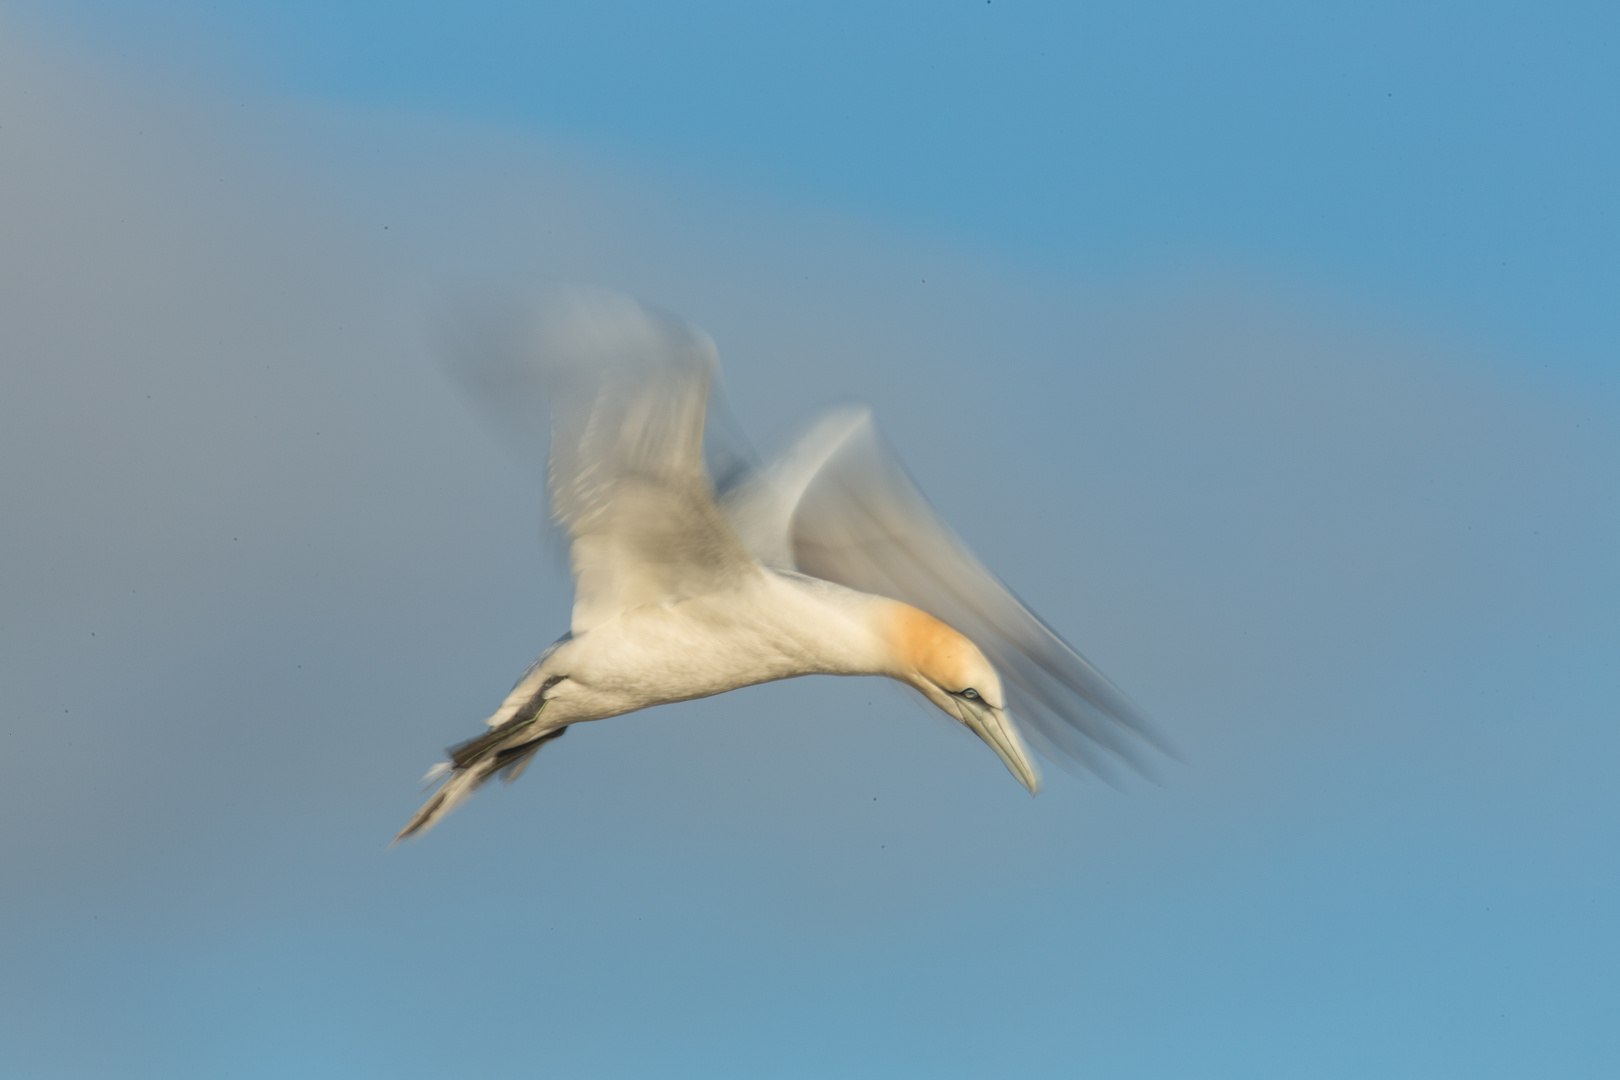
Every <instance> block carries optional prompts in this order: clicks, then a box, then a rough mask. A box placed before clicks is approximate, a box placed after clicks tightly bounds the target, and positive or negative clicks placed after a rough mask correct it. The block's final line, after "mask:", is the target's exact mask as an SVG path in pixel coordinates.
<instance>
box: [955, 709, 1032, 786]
mask: <svg viewBox="0 0 1620 1080" xmlns="http://www.w3.org/2000/svg"><path fill="white" fill-rule="evenodd" d="M957 700H958V702H959V703H960V707H961V717H962V723H964V724H966V725H967V726H968V727H970V728H972V729H973V733H974V734H975V735H977V736H978V737H979V738H981V739H983V740H984V741H985V742H986V743H987V744H989V746H990V749H992V750H994V751H995V752H996V756H998V757H999V758H1001V761H1002V764H1004V765H1006V766H1007V771H1008V772H1010V773H1012V774H1013V775H1014V776H1016V777H1018V782H1019V783H1020V784H1023V785H1024V787H1026V788H1028V789H1029V793H1030V794H1031V795H1033V794H1035V793H1036V792H1037V791H1039V790H1040V789H1041V774H1040V773H1038V772H1036V771H1035V763H1034V762H1033V761H1031V760H1030V757H1029V748H1028V747H1026V746H1025V745H1024V739H1023V736H1021V735H1019V734H1018V727H1017V725H1015V724H1014V723H1013V720H1012V717H1010V716H1008V715H1007V713H1006V711H1005V710H1004V709H998V708H995V707H994V706H992V705H986V704H984V703H983V702H971V701H961V699H957Z"/></svg>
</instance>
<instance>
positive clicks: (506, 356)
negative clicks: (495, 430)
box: [454, 291, 756, 634]
mask: <svg viewBox="0 0 1620 1080" xmlns="http://www.w3.org/2000/svg"><path fill="white" fill-rule="evenodd" d="M454 348H455V352H456V353H457V354H458V355H457V357H456V360H455V364H456V367H457V369H458V371H459V373H460V374H461V376H462V379H463V381H464V382H466V383H467V384H468V385H469V386H470V387H472V388H473V390H474V392H475V393H476V394H477V396H479V397H480V398H481V399H483V400H484V401H485V402H486V404H487V405H488V406H489V407H490V408H491V410H492V411H493V412H495V413H497V414H504V416H503V417H502V418H503V420H504V424H503V426H505V427H506V428H507V429H508V431H509V432H511V433H515V434H517V435H519V436H520V437H523V436H524V434H525V432H529V433H531V435H530V437H531V438H532V431H533V430H534V424H535V418H534V417H533V416H532V410H533V403H534V401H535V400H536V398H538V397H541V396H542V395H543V396H544V398H546V399H549V401H550V405H551V408H550V412H551V446H550V457H549V464H548V467H547V482H548V486H549V488H550V492H551V512H552V517H553V518H554V519H555V520H556V521H557V523H558V524H559V525H561V526H563V527H564V528H566V529H567V530H568V533H569V535H570V537H571V539H572V544H571V547H570V551H569V556H570V562H571V563H572V565H573V572H574V590H575V593H574V614H573V631H574V633H576V634H578V633H583V632H585V631H586V630H589V629H590V628H592V627H593V626H597V625H599V624H600V623H602V622H604V621H606V620H607V619H610V618H612V617H613V616H614V615H616V614H618V613H619V612H621V611H624V610H625V609H627V608H631V607H635V606H638V605H641V604H648V603H671V602H677V601H679V600H680V599H683V598H685V597H688V596H694V595H699V594H703V593H709V592H713V591H715V590H717V589H723V588H726V587H727V586H728V585H730V584H732V583H734V582H735V581H736V580H738V578H739V577H740V576H741V575H743V574H746V573H749V572H751V571H752V570H753V569H754V567H755V566H756V564H755V562H754V560H753V558H752V557H751V556H750V555H749V553H748V550H747V549H746V548H745V547H744V546H743V544H742V543H741V541H739V540H738V538H737V536H736V534H735V533H734V532H733V531H732V528H731V526H730V524H729V522H728V521H727V520H726V518H725V516H724V515H723V514H721V512H720V510H719V508H718V507H717V506H716V504H715V498H714V488H713V485H712V483H711V482H710V478H709V473H708V470H707V469H706V468H705V464H704V439H703V432H704V419H705V414H706V411H707V406H708V401H709V392H710V386H711V383H712V382H713V380H714V378H715V375H716V373H717V372H718V369H719V359H718V356H717V354H716V352H715V347H714V342H712V341H711V340H710V339H709V338H708V336H707V335H705V334H704V333H703V332H702V331H700V330H697V329H696V328H694V327H691V326H688V325H687V324H685V323H683V322H681V321H679V320H678V319H675V318H673V317H671V316H668V315H665V314H662V313H660V312H656V311H652V310H649V309H648V308H645V307H642V306H641V305H640V304H637V303H636V302H635V301H633V300H630V299H628V298H626V297H623V296H618V295H615V294H609V293H596V292H584V291H570V292H567V293H563V294H560V295H557V296H554V297H552V298H550V299H548V300H547V301H545V302H544V303H540V304H533V305H526V306H508V307H504V308H500V309H498V310H494V311H486V312H484V313H483V314H482V315H481V316H480V317H478V318H477V319H476V321H475V322H474V323H473V324H472V329H471V330H470V331H468V330H464V331H463V332H461V333H459V334H458V335H457V336H456V339H455V346H454ZM525 412H529V413H530V415H529V416H525V415H524V413H525Z"/></svg>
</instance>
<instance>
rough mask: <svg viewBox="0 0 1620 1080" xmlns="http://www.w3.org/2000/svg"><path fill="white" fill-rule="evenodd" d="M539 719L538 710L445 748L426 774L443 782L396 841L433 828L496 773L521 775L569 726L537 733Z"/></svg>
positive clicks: (507, 776)
mask: <svg viewBox="0 0 1620 1080" xmlns="http://www.w3.org/2000/svg"><path fill="white" fill-rule="evenodd" d="M538 719H539V716H538V714H536V715H532V716H528V717H524V718H520V719H515V720H513V721H509V722H508V723H505V724H502V725H501V726H499V727H497V728H493V729H491V730H490V731H488V732H486V733H485V734H483V735H480V736H478V737H477V738H476V739H468V740H467V741H466V742H464V743H458V744H457V745H455V746H452V747H451V748H450V749H449V750H447V751H445V752H446V753H447V754H449V755H450V760H449V761H442V762H440V763H439V764H437V765H435V766H433V768H432V769H430V770H428V774H427V776H426V777H424V778H423V779H424V780H425V781H426V782H428V783H433V782H434V781H437V780H441V779H442V780H443V781H444V782H443V783H442V784H440V785H439V790H437V791H435V792H434V793H433V795H432V796H431V797H430V798H429V799H428V801H427V802H425V803H423V804H422V808H421V809H420V810H418V811H417V812H416V815H415V816H414V817H412V818H411V820H410V822H409V823H408V824H406V826H405V827H404V828H403V829H401V830H400V831H399V835H398V836H396V837H394V843H396V844H397V843H399V842H400V841H401V840H403V839H405V838H406V837H407V836H415V835H416V834H417V833H419V832H425V831H426V830H428V829H431V828H432V827H433V826H434V824H435V823H437V822H438V820H439V819H440V818H442V817H444V816H445V815H446V814H448V813H449V812H450V811H452V810H454V809H455V808H456V807H457V806H459V805H461V803H462V802H464V801H465V800H466V799H467V797H468V796H469V795H471V794H472V793H473V792H475V791H477V790H478V789H479V788H480V787H482V786H483V784H484V781H486V780H488V779H489V778H490V777H491V776H494V775H495V774H496V773H501V774H503V776H504V778H505V780H506V782H507V783H508V784H510V783H511V782H512V781H514V780H516V779H517V778H518V777H520V776H522V775H523V770H524V769H527V768H528V767H529V762H530V761H531V760H533V758H534V755H535V754H537V753H538V752H539V751H540V748H541V747H542V746H544V745H545V744H546V743H548V742H550V741H551V740H553V739H557V738H561V737H562V734H563V732H565V731H567V730H568V727H567V726H566V725H564V726H562V727H556V728H551V729H549V730H543V731H540V732H538V733H537V732H536V731H535V730H534V729H535V727H536V721H537V720H538Z"/></svg>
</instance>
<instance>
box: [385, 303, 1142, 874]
mask: <svg viewBox="0 0 1620 1080" xmlns="http://www.w3.org/2000/svg"><path fill="white" fill-rule="evenodd" d="M460 349H461V354H462V355H461V358H460V363H461V364H462V367H463V370H464V372H466V373H469V379H470V381H472V382H474V383H475V384H477V385H478V386H479V387H480V388H481V392H482V394H483V396H484V397H485V398H486V399H487V400H488V401H490V402H491V403H492V404H493V405H494V407H495V408H496V409H497V410H504V411H506V412H507V413H509V414H514V415H513V416H512V417H511V418H512V419H513V420H514V421H515V422H516V423H517V424H518V425H519V426H521V425H523V424H524V423H534V422H537V421H538V420H539V418H538V417H531V416H528V415H525V414H526V413H529V412H536V411H542V410H540V409H530V405H532V404H533V403H534V402H535V401H536V400H537V394H536V390H537V388H538V395H539V396H543V397H545V398H549V401H550V413H551V439H550V450H549V462H548V469H547V471H548V476H547V481H548V487H549V489H550V499H551V514H552V517H553V518H554V520H555V521H556V522H557V524H558V525H559V526H561V528H562V529H563V530H565V531H566V534H567V537H568V538H569V541H570V546H569V556H570V563H571V566H572V572H573V579H574V590H575V591H574V607H573V616H572V620H571V624H570V627H569V630H568V632H567V633H566V634H564V635H563V637H562V638H561V639H559V640H558V641H557V642H556V643H555V644H553V645H552V646H551V647H550V648H548V649H546V650H545V652H543V653H542V654H541V656H540V657H539V659H537V660H535V661H534V663H533V664H531V665H530V666H529V668H528V670H527V671H525V672H524V673H523V675H522V677H521V678H520V679H519V680H518V682H517V685H516V686H515V687H513V689H512V692H511V693H510V694H508V695H507V696H506V699H505V700H504V701H503V702H501V705H500V708H498V709H496V710H495V713H494V714H493V715H492V716H490V717H489V719H488V720H487V721H485V723H486V725H487V727H488V730H487V731H486V732H485V733H484V734H482V735H480V736H478V737H477V738H473V739H469V740H468V741H466V742H463V743H460V744H459V745H456V746H453V747H451V748H450V749H449V750H448V751H447V753H448V755H449V760H448V761H445V762H442V763H441V764H439V765H437V766H435V767H434V769H433V770H432V771H430V772H429V774H428V777H427V782H429V783H433V782H438V784H439V786H438V788H437V790H436V791H434V792H433V794H432V795H431V797H430V798H428V800H427V802H426V803H425V804H424V805H423V806H422V808H421V809H420V810H418V811H417V813H416V815H415V816H414V817H412V818H411V820H410V822H409V823H408V824H407V825H406V826H405V828H404V829H403V830H401V832H400V833H399V835H398V836H397V837H396V838H395V840H396V842H397V841H398V840H401V839H404V838H405V837H408V836H412V835H414V834H416V833H419V832H421V831H423V830H424V829H427V828H429V827H431V826H432V825H433V824H434V823H436V822H437V821H439V820H440V819H441V818H443V817H444V816H445V815H446V814H447V813H449V812H450V811H451V810H452V809H454V808H455V807H456V806H457V805H458V804H459V803H461V802H462V801H463V800H465V799H466V798H467V797H468V796H469V795H471V794H472V793H473V792H474V791H475V790H477V789H478V788H479V786H481V785H482V784H483V783H484V782H485V781H486V780H488V779H489V778H490V777H491V776H493V775H495V774H497V773H501V774H504V776H505V778H506V780H507V782H509V783H510V782H511V781H513V780H516V779H517V778H518V776H519V775H521V774H522V772H523V771H524V769H525V768H527V766H528V764H529V762H530V761H531V760H533V758H534V755H535V754H536V752H537V751H539V749H540V748H541V747H542V746H544V745H545V744H546V743H547V742H550V741H551V740H553V739H555V738H558V737H559V736H561V735H562V734H564V733H565V732H566V731H567V730H568V728H569V726H570V725H572V724H578V723H582V722H584V721H588V720H603V719H606V718H608V717H613V716H620V715H622V714H624V713H629V712H635V711H636V710H638V709H646V708H650V707H652V706H654V705H663V704H667V703H670V702H676V701H689V700H692V699H694V698H703V697H709V696H711V695H714V694H723V693H725V692H726V691H728V690H735V689H737V688H739V687H744V686H752V685H755V684H758V683H764V682H771V681H773V680H776V679H790V678H795V677H798V676H801V675H878V676H884V677H887V678H890V679H894V680H897V681H898V682H901V683H904V684H905V685H907V686H910V687H911V688H913V689H915V690H916V691H917V692H919V693H920V694H922V696H923V697H924V698H926V699H927V700H928V701H929V702H932V703H933V704H934V705H935V706H936V707H938V708H939V709H940V710H941V711H942V712H944V713H945V714H946V715H947V716H948V717H950V718H951V719H952V720H954V721H956V722H958V723H960V724H962V725H963V726H965V727H967V728H968V729H969V730H971V731H972V732H973V733H974V734H975V735H977V736H978V737H979V738H980V739H982V740H984V742H985V743H986V744H988V745H989V747H990V748H991V749H992V750H994V751H995V752H996V755H997V756H998V757H999V758H1000V759H1001V761H1002V762H1003V763H1004V764H1005V765H1006V767H1007V769H1008V771H1009V772H1011V773H1012V775H1013V776H1015V777H1016V778H1017V779H1018V781H1019V783H1021V784H1023V786H1024V787H1025V788H1027V789H1028V790H1029V792H1030V794H1031V795H1033V794H1035V793H1036V792H1037V791H1038V790H1039V787H1040V774H1039V772H1038V771H1037V769H1036V766H1035V763H1034V761H1033V759H1032V757H1031V755H1030V751H1029V749H1028V746H1027V745H1026V743H1025V735H1026V734H1028V735H1030V736H1032V737H1033V738H1034V739H1036V740H1037V741H1038V742H1039V744H1040V745H1041V746H1042V749H1043V750H1045V751H1047V752H1048V755H1049V756H1051V757H1053V758H1054V759H1057V760H1064V759H1070V760H1074V761H1077V762H1079V763H1081V764H1084V765H1087V766H1089V767H1091V768H1092V769H1094V770H1096V771H1099V772H1104V773H1105V774H1106V772H1107V771H1108V768H1109V761H1110V759H1119V760H1123V761H1125V762H1127V763H1131V764H1133V765H1136V766H1137V767H1139V768H1140V767H1141V765H1142V754H1141V750H1142V744H1146V745H1151V746H1156V747H1158V748H1159V749H1162V750H1166V751H1167V750H1168V748H1167V747H1166V746H1165V744H1164V742H1163V740H1162V738H1161V737H1160V736H1159V735H1158V734H1156V732H1155V730H1154V729H1153V727H1152V726H1151V725H1150V724H1149V722H1148V720H1147V718H1146V717H1145V716H1144V715H1143V713H1142V712H1141V710H1139V709H1138V708H1137V707H1136V706H1135V705H1134V704H1133V703H1132V702H1131V701H1130V699H1128V698H1127V697H1126V696H1125V695H1124V694H1123V693H1121V692H1120V691H1119V690H1117V689H1116V688H1115V687H1114V686H1113V684H1112V683H1110V682H1109V681H1108V680H1107V679H1106V678H1104V677H1103V675H1102V674H1101V673H1100V672H1098V671H1097V669H1096V668H1094V667H1093V666H1092V665H1091V664H1089V663H1088V662H1087V661H1086V660H1085V659H1084V658H1082V657H1081V656H1080V654H1079V653H1078V652H1076V651H1075V650H1074V649H1073V648H1071V647H1070V646H1069V645H1068V644H1067V643H1066V642H1064V640H1063V639H1062V638H1060V637H1059V636H1058V635H1057V633H1056V632H1054V631H1053V630H1052V629H1051V628H1050V627H1048V626H1047V625H1046V623H1044V622H1043V621H1041V619H1040V618H1038V617H1037V616H1036V615H1035V614H1034V613H1033V612H1032V611H1030V610H1029V608H1027V607H1026V606H1025V605H1024V604H1023V603H1022V602H1020V601H1019V599H1018V598H1017V597H1016V596H1014V595H1013V593H1012V592H1011V590H1009V589H1008V588H1007V586H1006V585H1004V584H1003V583H1002V582H1001V581H1000V580H999V579H998V578H997V577H996V576H995V575H994V574H992V573H991V572H990V571H989V570H988V569H986V568H985V566H984V565H983V564H982V563H981V562H980V561H979V560H978V559H977V558H976V557H975V556H974V555H973V553H972V552H971V551H969V550H968V548H967V547H966V545H965V544H963V542H962V541H961V540H960V539H958V538H957V536H956V535H955V534H954V533H953V532H952V531H951V529H950V528H949V527H948V526H947V525H946V524H945V523H944V521H943V520H941V519H940V517H939V516H938V514H937V513H936V512H935V511H934V510H933V508H932V507H931V506H930V505H929V503H928V501H927V500H926V499H925V498H924V497H923V495H922V493H921V492H920V491H918V489H917V487H916V486H915V485H914V484H913V483H912V482H911V480H910V478H909V477H908V476H907V474H906V472H905V470H904V469H903V468H902V467H901V466H900V465H899V463H898V461H897V460H896V458H895V457H894V456H893V455H892V454H891V453H890V452H889V451H888V450H887V449H886V447H885V445H884V443H883V441H882V440H881V438H880V437H879V436H878V434H877V432H876V430H875V428H874V426H873V423H872V419H871V416H870V414H869V413H868V412H867V411H866V410H864V409H843V410H839V411H837V412H834V413H832V414H831V415H829V416H827V417H825V418H823V419H822V420H821V421H820V422H819V423H818V424H816V425H815V426H814V427H813V428H812V429H811V430H810V432H809V434H808V435H806V436H805V437H804V438H803V439H802V440H801V441H800V442H799V443H798V445H797V446H796V447H795V448H794V449H793V450H792V451H791V452H790V453H789V454H788V455H787V456H786V457H785V458H783V459H782V460H781V461H779V462H778V463H776V464H775V465H774V466H771V467H768V468H761V467H742V468H739V467H738V462H739V461H740V460H744V458H742V457H739V456H738V455H736V454H732V455H730V456H729V458H728V460H727V467H726V468H725V469H724V470H717V471H723V473H724V475H722V476H720V477H719V478H718V482H717V478H716V475H715V473H714V472H711V469H710V468H709V465H708V461H707V459H706V456H705V439H704V435H705V418H706V416H707V414H708V406H709V401H710V395H711V388H712V386H713V385H714V383H715V381H716V378H717V375H718V372H719V358H718V352H717V350H716V348H715V345H714V342H713V341H712V340H710V338H709V337H708V336H707V335H706V334H704V333H703V332H702V331H700V330H698V329H696V328H695V327H692V326H690V325H687V324H686V323H684V322H682V321H680V320H679V319H677V318H674V317H673V316H670V315H667V314H664V313H661V312H658V311H654V310H652V309H649V308H647V307H644V306H642V305H640V304H638V303H636V302H635V301H633V300H630V299H628V298H626V297H623V296H618V295H614V294H603V293H592V292H579V291H575V292H570V293H566V294H562V295H560V296H552V297H550V298H549V299H547V300H546V301H545V302H543V303H539V304H534V305H527V306H522V307H515V308H507V309H502V310H501V311H500V312H499V313H498V314H496V315H490V314H489V313H486V318H485V319H483V320H482V321H481V322H480V323H479V324H478V325H477V328H476V329H475V331H474V332H472V333H470V334H463V335H461V337H460ZM722 456H723V455H722ZM1015 715H1016V716H1017V717H1018V718H1019V720H1020V721H1022V725H1023V726H1022V727H1021V725H1020V723H1019V722H1015V721H1014V719H1013V717H1014V716H1015Z"/></svg>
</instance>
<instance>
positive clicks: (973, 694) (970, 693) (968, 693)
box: [962, 686, 979, 701]
mask: <svg viewBox="0 0 1620 1080" xmlns="http://www.w3.org/2000/svg"><path fill="white" fill-rule="evenodd" d="M962 696H963V697H965V698H967V699H968V700H969V701H978V700H979V692H978V691H977V690H975V689H973V687H971V686H970V687H968V688H967V689H966V690H964V691H962Z"/></svg>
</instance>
